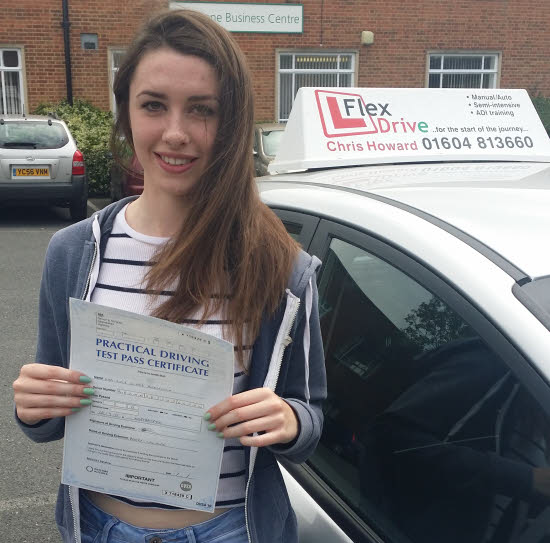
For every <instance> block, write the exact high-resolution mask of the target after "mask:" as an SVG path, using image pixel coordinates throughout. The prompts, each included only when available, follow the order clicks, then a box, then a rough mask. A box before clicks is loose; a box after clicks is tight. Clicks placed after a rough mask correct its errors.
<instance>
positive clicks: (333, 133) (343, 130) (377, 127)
mask: <svg viewBox="0 0 550 543" xmlns="http://www.w3.org/2000/svg"><path fill="white" fill-rule="evenodd" d="M315 97H316V99H317V107H318V108H319V115H320V117H321V123H322V125H323V131H324V133H325V136H326V137H327V138H334V137H338V136H358V135H361V134H386V133H389V134H411V133H416V132H420V133H426V132H428V123H426V122H424V121H420V122H419V121H410V120H407V119H405V118H404V117H401V116H394V115H393V107H392V106H391V104H390V103H388V102H386V101H384V100H381V101H372V102H368V101H365V100H364V98H363V96H361V95H360V94H354V93H348V92H334V91H323V90H316V91H315Z"/></svg>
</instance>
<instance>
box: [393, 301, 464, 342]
mask: <svg viewBox="0 0 550 543" xmlns="http://www.w3.org/2000/svg"><path fill="white" fill-rule="evenodd" d="M405 322H406V323H407V326H406V327H405V329H404V330H403V332H404V333H405V335H406V336H407V337H408V338H409V339H410V340H412V341H414V342H415V343H416V345H418V346H420V347H421V348H422V349H423V350H424V351H429V350H432V349H436V348H437V347H440V346H441V345H446V344H447V343H450V342H451V341H453V340H455V339H459V338H463V337H471V336H474V335H475V334H474V333H473V331H472V329H471V328H470V327H469V326H468V325H467V324H466V323H465V322H464V321H463V320H462V319H461V318H460V317H459V316H458V315H457V314H456V313H455V312H454V311H452V310H451V309H449V308H448V307H447V306H446V305H445V304H444V303H443V302H442V301H441V300H439V299H438V298H435V297H433V296H432V298H430V300H429V301H428V302H422V303H421V304H420V305H419V306H418V307H417V308H416V309H413V310H412V311H411V312H410V313H409V314H408V315H407V316H406V317H405Z"/></svg>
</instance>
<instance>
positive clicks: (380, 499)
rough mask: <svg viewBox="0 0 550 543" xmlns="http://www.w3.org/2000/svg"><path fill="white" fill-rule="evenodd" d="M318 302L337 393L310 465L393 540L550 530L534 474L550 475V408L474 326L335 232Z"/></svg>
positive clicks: (416, 542)
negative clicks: (546, 411) (546, 409)
mask: <svg viewBox="0 0 550 543" xmlns="http://www.w3.org/2000/svg"><path fill="white" fill-rule="evenodd" d="M319 307H320V315H321V328H322V333H323V341H324V346H325V353H326V367H327V381H328V398H327V401H326V402H325V405H324V412H325V425H324V430H323V435H322V438H321V442H320V444H319V446H318V448H317V450H316V452H315V454H314V455H313V457H312V458H311V459H310V462H309V464H310V467H312V468H313V469H314V471H315V472H316V473H317V474H318V475H319V476H320V477H321V478H322V479H323V480H324V481H325V482H326V484H328V485H329V486H330V487H331V489H332V490H333V491H334V492H335V493H336V494H338V495H339V497H340V499H341V500H343V501H344V502H346V503H347V504H348V506H349V507H351V508H352V509H353V510H354V511H355V513H356V514H357V515H358V516H359V517H361V518H362V519H363V520H364V521H365V522H366V523H367V524H368V525H369V526H371V527H372V528H373V529H374V530H375V531H376V532H377V533H378V534H379V535H380V537H381V538H382V539H383V540H384V541H388V542H412V543H441V542H445V543H465V542H468V543H478V542H479V543H512V542H517V543H523V542H524V541H529V542H531V543H532V542H539V543H543V542H544V543H547V541H548V539H544V537H545V535H544V534H546V533H547V532H548V526H550V523H549V522H548V515H549V512H550V509H547V508H548V507H549V506H550V500H548V499H547V498H544V496H543V495H542V494H541V493H538V492H536V491H535V490H534V489H533V477H534V473H535V471H534V468H537V469H541V470H542V471H540V472H537V473H539V474H542V475H543V476H545V477H549V476H550V471H549V468H548V458H549V457H550V449H549V448H548V439H549V438H550V423H549V420H548V418H547V417H546V416H545V415H544V411H543V410H542V409H541V407H540V405H538V404H537V403H536V401H534V400H533V398H532V397H531V396H530V394H529V393H528V392H527V391H526V390H525V388H524V387H523V386H522V385H521V384H520V382H519V381H518V379H517V378H516V377H515V376H514V374H513V373H512V372H511V371H510V370H509V368H508V366H507V365H506V364H505V363H504V362H503V361H502V360H501V359H500V358H499V356H497V355H496V354H495V353H494V352H493V351H492V350H491V349H490V348H489V347H488V346H487V344H486V343H485V342H484V341H483V340H482V339H481V338H480V337H479V336H478V335H477V334H476V332H475V330H473V329H472V327H470V326H469V325H468V324H467V323H466V322H464V320H463V319H462V318H461V317H460V316H459V315H458V314H457V313H455V312H454V311H453V310H452V309H451V308H450V307H449V306H448V305H446V304H445V303H444V302H443V301H442V300H441V299H439V298H438V297H437V296H434V295H433V294H432V293H431V292H430V291H428V290H427V289H425V288H424V287H423V286H421V285H420V284H419V283H417V282H416V281H415V280H413V279H412V278H411V277H409V276H408V275H406V274H405V273H403V272H402V271H400V270H399V269H397V268H395V267H393V266H392V265H391V264H389V263H387V262H385V261H384V260H382V259H380V258H378V257H377V256H375V255H374V254H371V253H369V252H367V251H366V250H364V249H362V248H360V247H357V246H355V245H353V244H351V243H348V242H347V241H344V240H341V239H337V238H333V239H332V241H331V243H330V247H329V250H328V252H327V254H326V255H325V257H324V265H323V269H322V271H321V274H320V277H319ZM529 530H531V532H529ZM536 530H539V532H536ZM537 533H538V534H539V535H538V536H537V535H536V534H537ZM529 534H531V535H529ZM533 534H535V535H533Z"/></svg>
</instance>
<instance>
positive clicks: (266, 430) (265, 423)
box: [204, 388, 299, 447]
mask: <svg viewBox="0 0 550 543" xmlns="http://www.w3.org/2000/svg"><path fill="white" fill-rule="evenodd" d="M204 418H205V420H208V421H209V423H210V424H209V425H208V428H209V429H210V430H217V431H218V436H219V437H224V438H226V439H227V438H231V437H239V438H240V441H241V443H242V444H243V445H245V446H249V447H265V446H267V445H274V444H276V443H289V442H290V441H292V440H293V439H294V438H295V437H296V436H297V435H298V431H299V423H298V419H297V418H296V415H295V413H294V411H293V409H292V407H290V405H288V404H287V403H286V402H285V401H284V400H282V399H281V398H279V396H277V395H276V394H275V393H274V392H273V391H272V390H271V389H269V388H254V389H252V390H247V391H246V392H241V393H240V394H235V395H234V396H230V397H229V398H226V399H225V400H223V401H222V402H220V403H219V404H217V405H215V406H214V407H211V408H210V409H209V410H208V411H207V413H206V414H205V416H204ZM255 432H258V433H259V434H260V435H257V436H251V435H249V434H253V433H255Z"/></svg>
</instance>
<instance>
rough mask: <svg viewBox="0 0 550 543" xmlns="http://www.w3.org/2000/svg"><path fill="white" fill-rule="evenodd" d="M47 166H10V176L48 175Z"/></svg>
mask: <svg viewBox="0 0 550 543" xmlns="http://www.w3.org/2000/svg"><path fill="white" fill-rule="evenodd" d="M49 176H50V169H49V168H12V177H49Z"/></svg>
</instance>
